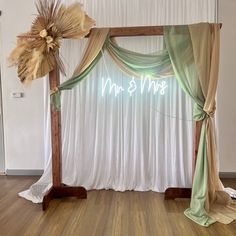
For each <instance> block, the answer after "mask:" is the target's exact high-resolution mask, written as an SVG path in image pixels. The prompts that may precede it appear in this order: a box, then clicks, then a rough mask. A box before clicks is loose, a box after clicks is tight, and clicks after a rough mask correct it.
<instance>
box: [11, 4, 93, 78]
mask: <svg viewBox="0 0 236 236" xmlns="http://www.w3.org/2000/svg"><path fill="white" fill-rule="evenodd" d="M36 7H37V10H38V15H37V17H36V19H35V20H34V22H33V24H32V26H31V30H30V31H29V32H27V33H24V34H21V35H19V36H18V39H17V46H16V48H15V49H14V50H13V51H12V53H11V54H10V57H9V62H10V64H11V65H15V66H18V77H19V78H20V80H21V82H24V83H25V82H31V81H32V80H33V79H37V78H40V77H42V76H45V75H47V74H48V73H49V72H50V71H52V70H53V69H54V68H55V66H56V65H57V66H58V68H59V69H60V71H61V72H62V73H63V74H65V70H64V66H63V63H62V60H61V58H60V56H59V47H60V41H61V39H62V38H66V39H80V38H82V37H84V36H85V35H87V34H88V33H89V31H90V29H91V28H92V26H94V24H95V22H94V20H93V19H91V18H90V17H88V16H87V15H86V13H85V12H84V11H83V10H82V9H81V5H80V4H79V3H74V4H71V5H70V6H68V7H66V6H64V5H63V4H61V1H60V0H38V1H37V3H36Z"/></svg>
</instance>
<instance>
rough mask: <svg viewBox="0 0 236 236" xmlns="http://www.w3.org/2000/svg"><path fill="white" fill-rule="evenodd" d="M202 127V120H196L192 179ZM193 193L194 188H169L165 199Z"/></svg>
mask: <svg viewBox="0 0 236 236" xmlns="http://www.w3.org/2000/svg"><path fill="white" fill-rule="evenodd" d="M201 127H202V121H196V122H195V130H194V144H193V157H192V181H193V178H194V174H195V167H196V160H197V154H198V145H199V139H200V133H201ZM191 193H192V188H167V189H166V191H165V197H164V198H165V200H174V199H176V198H190V197H191Z"/></svg>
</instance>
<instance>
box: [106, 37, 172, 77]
mask: <svg viewBox="0 0 236 236" xmlns="http://www.w3.org/2000/svg"><path fill="white" fill-rule="evenodd" d="M107 50H108V53H109V54H110V56H111V58H112V59H113V61H114V62H115V64H116V65H117V66H118V67H119V68H120V69H121V70H122V71H123V72H125V73H127V74H128V75H130V76H134V77H136V78H141V79H144V78H146V79H159V78H167V77H173V76H174V72H173V69H172V65H171V61H170V57H169V54H168V51H167V50H166V49H164V50H162V51H159V52H156V53H152V54H142V53H137V52H132V51H130V50H127V49H124V48H121V47H119V46H118V45H117V43H116V42H115V40H113V39H110V40H109V44H108V47H107Z"/></svg>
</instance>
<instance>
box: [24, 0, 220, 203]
mask: <svg viewBox="0 0 236 236" xmlns="http://www.w3.org/2000/svg"><path fill="white" fill-rule="evenodd" d="M64 2H68V3H70V2H71V1H64ZM81 3H82V4H83V5H84V8H85V10H86V11H87V13H88V14H89V15H90V16H91V17H92V18H94V19H95V20H96V22H97V26H98V27H100V26H127V25H129V26H131V25H164V24H188V23H196V22H201V21H208V22H213V21H215V19H216V10H215V9H216V1H215V0H214V1H213V0H211V1H210V0H208V1H206V0H201V1H199V0H198V1H197V0H196V1H186V0H182V1H172V0H168V1H166V0H155V1H154V0H149V1H142V0H138V1H137V0H129V1H126V0H119V1H109V0H99V1H94V0H86V1H85V0H83V1H81ZM85 41H86V39H84V40H81V41H80V42H78V41H66V42H64V43H63V48H62V50H61V53H62V54H63V57H64V59H65V60H64V61H65V62H66V63H65V64H66V71H67V74H68V76H70V75H71V74H72V72H73V69H74V68H75V66H76V65H77V63H78V61H79V58H80V57H81V54H82V53H81V52H82V50H83V48H84V45H85ZM118 43H119V45H121V46H122V47H124V48H128V49H131V50H134V51H138V52H143V53H150V52H154V51H157V50H158V49H160V48H161V47H162V39H161V37H138V38H119V39H118ZM102 78H104V79H107V78H111V80H112V81H113V83H116V84H118V85H122V86H123V87H126V88H127V86H129V84H128V83H129V81H130V80H131V79H132V78H128V77H126V76H125V75H123V74H122V73H121V72H120V71H119V70H118V69H117V68H116V67H115V65H114V64H113V63H112V62H111V60H110V59H109V58H108V57H107V56H106V55H104V56H103V58H102V59H101V60H100V62H99V64H98V65H97V67H96V68H95V69H94V70H93V71H92V72H91V74H90V75H89V76H88V77H87V78H86V79H85V80H84V81H82V82H81V83H80V84H79V85H78V86H77V87H76V88H75V89H73V90H72V91H65V92H63V93H62V165H63V170H62V179H63V183H65V184H68V185H74V186H76V185H80V186H84V187H85V188H86V189H104V188H105V189H110V188H111V189H115V190H119V191H124V190H131V189H132V190H139V191H146V190H153V191H161V192H162V191H164V190H165V189H166V188H167V187H169V186H172V187H173V186H186V187H187V186H190V185H191V165H192V153H193V151H192V143H193V142H192V130H193V129H192V128H193V122H192V121H191V120H192V104H191V101H190V100H189V99H188V98H187V97H186V96H185V95H184V93H183V92H182V91H181V89H180V88H179V87H178V85H177V83H176V81H175V79H174V78H173V79H169V80H166V83H167V85H168V88H167V89H166V91H165V94H164V95H161V94H156V95H153V94H152V93H148V92H147V90H146V92H144V93H143V94H142V95H140V93H138V90H136V91H135V92H134V93H133V95H132V97H130V95H129V94H128V93H125V92H123V93H122V94H120V95H118V96H115V95H114V94H110V95H109V94H107V93H106V94H105V95H104V96H102ZM65 79H66V78H61V80H62V81H63V80H65ZM137 85H138V82H137ZM139 86H140V85H139ZM47 94H48V85H47V80H46V79H45V106H46V107H45V111H47V112H46V113H45V159H46V160H47V161H45V173H44V175H43V176H42V178H41V179H40V180H39V181H38V182H37V183H36V184H34V185H33V186H31V188H30V189H29V190H27V191H25V192H22V193H21V194H20V195H21V196H23V197H25V198H27V199H29V200H31V201H33V202H41V201H42V197H43V195H44V193H45V191H46V190H47V189H48V188H49V187H50V186H51V170H50V152H51V150H50V128H49V127H50V120H49V97H48V95H47Z"/></svg>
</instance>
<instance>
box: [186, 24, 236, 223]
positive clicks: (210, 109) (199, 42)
mask: <svg viewBox="0 0 236 236" xmlns="http://www.w3.org/2000/svg"><path fill="white" fill-rule="evenodd" d="M209 27H210V30H209ZM189 31H190V35H191V40H192V45H193V53H194V60H195V63H196V66H197V72H198V78H199V82H200V85H201V89H202V92H203V95H204V97H205V103H204V108H203V109H204V111H205V112H206V113H207V115H208V117H207V123H206V142H207V158H208V198H207V201H206V204H205V208H206V210H207V211H210V212H209V215H210V216H211V217H212V218H213V219H214V220H216V221H219V222H221V223H225V224H228V223H230V222H231V221H232V220H234V219H236V206H235V205H232V201H231V198H230V196H229V195H228V194H227V193H225V192H224V191H223V185H222V183H221V181H220V178H219V174H218V168H217V165H216V153H215V150H216V144H215V133H214V127H213V121H212V117H213V115H214V113H215V109H216V104H215V96H216V88H217V83H218V68H219V44H220V24H211V25H210V24H204V23H202V24H195V25H190V26H189ZM231 205H232V206H231Z"/></svg>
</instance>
